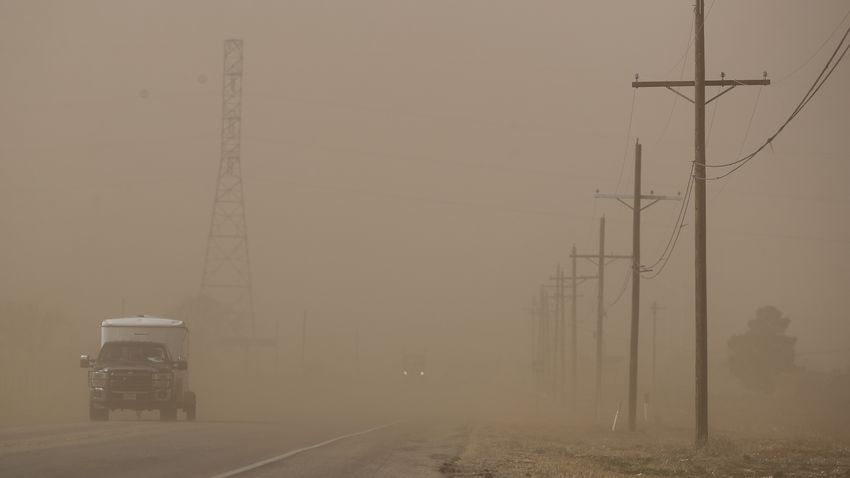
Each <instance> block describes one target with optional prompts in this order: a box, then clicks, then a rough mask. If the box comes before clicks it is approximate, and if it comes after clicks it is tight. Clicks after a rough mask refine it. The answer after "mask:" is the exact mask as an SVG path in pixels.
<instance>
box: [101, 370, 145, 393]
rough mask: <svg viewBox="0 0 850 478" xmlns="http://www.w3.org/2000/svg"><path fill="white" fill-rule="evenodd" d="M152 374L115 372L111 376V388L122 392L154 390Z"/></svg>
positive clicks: (135, 371)
mask: <svg viewBox="0 0 850 478" xmlns="http://www.w3.org/2000/svg"><path fill="white" fill-rule="evenodd" d="M151 375H152V374H151V372H144V371H138V370H114V371H113V372H112V373H111V374H110V375H109V388H110V389H112V390H117V391H122V392H134V391H140V392H141V391H145V390H151V389H152V388H153V379H152V376H151Z"/></svg>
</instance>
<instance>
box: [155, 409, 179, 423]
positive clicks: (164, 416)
mask: <svg viewBox="0 0 850 478" xmlns="http://www.w3.org/2000/svg"><path fill="white" fill-rule="evenodd" d="M159 420H160V421H163V422H173V421H175V420H177V407H168V408H160V409H159Z"/></svg>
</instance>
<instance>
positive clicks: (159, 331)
mask: <svg viewBox="0 0 850 478" xmlns="http://www.w3.org/2000/svg"><path fill="white" fill-rule="evenodd" d="M107 342H157V343H161V344H164V345H165V346H166V347H168V353H169V354H171V360H188V359H189V329H188V328H186V325H185V324H184V323H183V321H182V320H174V319H163V318H160V317H150V316H147V315H145V316H140V317H128V318H119V319H107V320H104V321H103V322H102V323H101V324H100V346H101V347H103V344H105V343H107Z"/></svg>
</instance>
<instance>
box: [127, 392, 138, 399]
mask: <svg viewBox="0 0 850 478" xmlns="http://www.w3.org/2000/svg"><path fill="white" fill-rule="evenodd" d="M135 399H136V394H135V393H125V394H124V400H135Z"/></svg>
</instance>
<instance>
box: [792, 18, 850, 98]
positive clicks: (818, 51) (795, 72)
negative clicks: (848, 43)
mask: <svg viewBox="0 0 850 478" xmlns="http://www.w3.org/2000/svg"><path fill="white" fill-rule="evenodd" d="M847 17H850V10H848V11H847V13H845V14H844V17H842V18H841V21H840V22H838V25H835V28H833V29H832V32H831V33H830V34H829V36H828V37H827V38H826V39H825V40H824V41H823V43H821V44H820V46H819V47H818V49H817V50H815V52H814V53H812V55H811V56H810V57H809V58H808V59H806V61H804V62H803V63H802V64H801V65H800V66H798V67H797V68H794V70H793V71H791V73H788V74H787V75H785V76H783V77H781V78H779V79H778V80H776V81H777V82H781V81H785V80H787V79H788V78H791V77H792V76H794V75H796V74H797V72H799V71H800V70H802V69H803V68H805V67H806V66H807V65H808V64H809V63H811V62H812V60H814V59H815V57H816V56H818V53H820V52H821V50H823V47H825V46H826V44H827V43H829V41H830V40H832V37H834V36H835V32H837V31H838V30H839V29H841V25H843V24H844V21H845V20H847Z"/></svg>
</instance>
